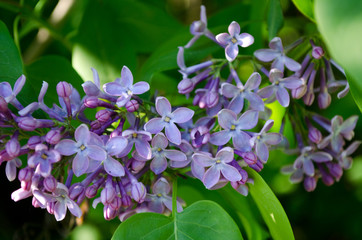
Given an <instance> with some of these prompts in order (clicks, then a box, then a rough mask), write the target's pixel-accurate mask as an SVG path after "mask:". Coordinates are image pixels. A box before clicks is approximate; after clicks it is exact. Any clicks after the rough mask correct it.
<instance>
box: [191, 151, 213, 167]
mask: <svg viewBox="0 0 362 240" xmlns="http://www.w3.org/2000/svg"><path fill="white" fill-rule="evenodd" d="M192 159H193V160H194V162H196V163H197V164H198V165H200V166H202V167H209V166H212V165H213V164H215V159H214V158H212V157H210V156H209V155H206V154H203V153H194V154H193V155H192Z"/></svg>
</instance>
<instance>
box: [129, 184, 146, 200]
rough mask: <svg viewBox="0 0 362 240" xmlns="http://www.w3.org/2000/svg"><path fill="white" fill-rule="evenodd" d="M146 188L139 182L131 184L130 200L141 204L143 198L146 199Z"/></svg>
mask: <svg viewBox="0 0 362 240" xmlns="http://www.w3.org/2000/svg"><path fill="white" fill-rule="evenodd" d="M146 193H147V191H146V188H145V186H144V185H143V183H141V182H136V183H134V184H132V186H131V195H132V198H133V199H134V200H135V201H136V202H138V203H142V202H143V201H144V200H145V198H146Z"/></svg>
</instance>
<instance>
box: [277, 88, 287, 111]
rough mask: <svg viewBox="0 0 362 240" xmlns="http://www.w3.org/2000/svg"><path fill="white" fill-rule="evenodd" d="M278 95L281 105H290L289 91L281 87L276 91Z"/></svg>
mask: <svg viewBox="0 0 362 240" xmlns="http://www.w3.org/2000/svg"><path fill="white" fill-rule="evenodd" d="M276 97H277V100H278V102H279V103H280V105H282V106H283V107H288V106H289V101H290V99H289V93H288V91H287V90H286V89H285V88H282V87H279V88H278V89H277V92H276Z"/></svg>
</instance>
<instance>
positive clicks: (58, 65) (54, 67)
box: [26, 56, 83, 106]
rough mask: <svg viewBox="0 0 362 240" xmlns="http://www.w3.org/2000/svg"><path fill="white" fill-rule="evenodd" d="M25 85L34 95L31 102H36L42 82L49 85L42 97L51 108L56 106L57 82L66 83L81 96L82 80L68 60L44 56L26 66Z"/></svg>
mask: <svg viewBox="0 0 362 240" xmlns="http://www.w3.org/2000/svg"><path fill="white" fill-rule="evenodd" d="M26 72H27V79H28V80H27V84H31V85H32V86H33V87H34V89H35V93H34V92H33V94H32V95H31V97H32V101H37V98H38V95H39V92H40V89H41V86H42V84H43V81H46V82H47V83H48V84H49V87H48V91H47V93H46V95H45V97H44V99H45V103H46V104H48V106H52V104H53V103H56V104H58V102H59V101H58V94H57V91H56V86H57V84H58V82H61V81H66V82H69V83H71V84H72V86H73V87H74V88H75V89H77V90H78V92H79V93H80V94H81V95H82V93H83V89H82V86H81V84H82V83H83V80H82V79H81V77H80V76H79V75H78V73H77V72H76V71H75V70H74V69H73V67H72V65H71V64H70V62H69V61H68V59H66V58H64V57H60V56H45V57H42V58H40V59H38V60H37V61H35V62H33V63H31V64H30V65H28V66H26Z"/></svg>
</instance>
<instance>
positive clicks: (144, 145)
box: [135, 140, 152, 159]
mask: <svg viewBox="0 0 362 240" xmlns="http://www.w3.org/2000/svg"><path fill="white" fill-rule="evenodd" d="M135 146H136V150H137V152H138V154H139V155H141V157H143V158H146V159H150V158H151V156H152V151H151V146H150V144H149V143H148V142H147V141H143V140H137V141H136V142H135Z"/></svg>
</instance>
